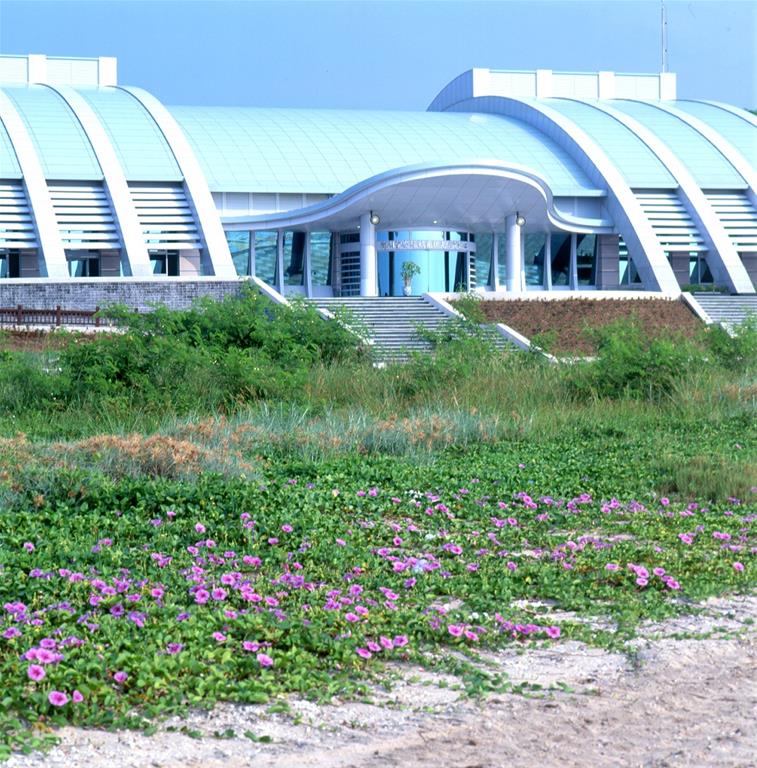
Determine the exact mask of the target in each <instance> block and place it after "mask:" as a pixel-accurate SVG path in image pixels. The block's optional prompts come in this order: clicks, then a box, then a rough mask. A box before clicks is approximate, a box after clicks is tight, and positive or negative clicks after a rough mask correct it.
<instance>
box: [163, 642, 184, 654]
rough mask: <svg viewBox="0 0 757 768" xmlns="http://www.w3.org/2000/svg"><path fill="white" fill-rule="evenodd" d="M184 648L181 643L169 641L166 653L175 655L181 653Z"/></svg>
mask: <svg viewBox="0 0 757 768" xmlns="http://www.w3.org/2000/svg"><path fill="white" fill-rule="evenodd" d="M183 650H184V646H183V645H182V644H181V643H169V644H168V645H167V646H166V653H168V654H169V655H171V656H175V655H176V654H177V653H181V652H182V651H183Z"/></svg>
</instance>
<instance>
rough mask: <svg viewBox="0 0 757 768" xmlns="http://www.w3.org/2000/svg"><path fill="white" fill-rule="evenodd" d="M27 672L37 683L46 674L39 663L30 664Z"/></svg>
mask: <svg viewBox="0 0 757 768" xmlns="http://www.w3.org/2000/svg"><path fill="white" fill-rule="evenodd" d="M26 674H27V675H28V676H29V679H30V680H34V682H35V683H37V682H39V681H40V680H42V678H43V677H44V676H45V669H44V667H40V665H39V664H30V665H29V666H28V667H27V669H26Z"/></svg>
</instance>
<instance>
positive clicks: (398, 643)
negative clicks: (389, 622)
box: [394, 635, 407, 648]
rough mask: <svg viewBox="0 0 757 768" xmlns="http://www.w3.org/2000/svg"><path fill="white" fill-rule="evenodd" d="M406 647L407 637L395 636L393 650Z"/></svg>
mask: <svg viewBox="0 0 757 768" xmlns="http://www.w3.org/2000/svg"><path fill="white" fill-rule="evenodd" d="M406 645H407V635H397V636H396V637H395V638H394V647H395V648H403V647H404V646H406Z"/></svg>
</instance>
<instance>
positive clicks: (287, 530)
mask: <svg viewBox="0 0 757 768" xmlns="http://www.w3.org/2000/svg"><path fill="white" fill-rule="evenodd" d="M281 530H282V531H284V533H291V532H292V531H293V530H294V528H292V526H291V525H289V523H284V525H282V526H281Z"/></svg>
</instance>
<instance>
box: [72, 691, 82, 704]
mask: <svg viewBox="0 0 757 768" xmlns="http://www.w3.org/2000/svg"><path fill="white" fill-rule="evenodd" d="M71 698H72V699H73V701H74V704H81V703H82V701H84V696H83V695H82V694H81V691H77V690H74V692H73V693H72V694H71Z"/></svg>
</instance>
